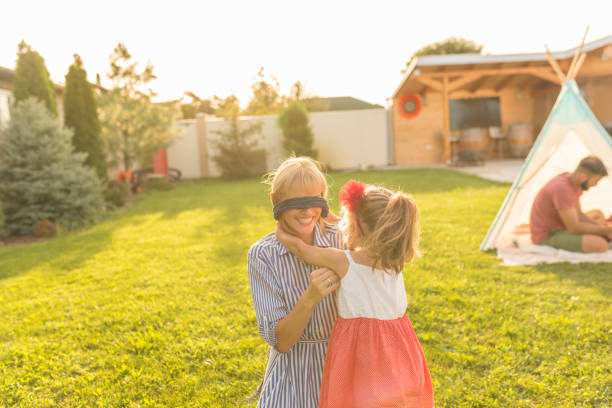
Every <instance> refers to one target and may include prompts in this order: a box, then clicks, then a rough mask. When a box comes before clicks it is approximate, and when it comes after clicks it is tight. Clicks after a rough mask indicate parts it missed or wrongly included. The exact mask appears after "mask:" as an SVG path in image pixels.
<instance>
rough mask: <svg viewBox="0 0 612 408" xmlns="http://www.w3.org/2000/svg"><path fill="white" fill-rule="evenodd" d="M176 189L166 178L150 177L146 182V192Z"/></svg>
mask: <svg viewBox="0 0 612 408" xmlns="http://www.w3.org/2000/svg"><path fill="white" fill-rule="evenodd" d="M173 188H174V186H173V185H172V183H170V182H169V181H168V180H166V179H165V178H164V177H149V178H148V179H147V180H146V181H145V182H144V189H145V190H161V191H170V190H172V189H173Z"/></svg>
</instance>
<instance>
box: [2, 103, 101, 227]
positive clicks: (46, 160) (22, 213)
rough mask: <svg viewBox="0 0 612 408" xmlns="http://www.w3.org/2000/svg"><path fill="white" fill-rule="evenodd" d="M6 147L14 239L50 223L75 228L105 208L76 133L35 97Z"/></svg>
mask: <svg viewBox="0 0 612 408" xmlns="http://www.w3.org/2000/svg"><path fill="white" fill-rule="evenodd" d="M3 139H4V140H3V142H4V143H2V144H1V145H0V163H2V164H3V167H2V168H1V169H0V180H2V183H0V200H2V204H3V207H4V215H5V217H6V219H5V230H6V233H7V234H9V235H26V234H31V233H32V232H33V230H34V228H35V227H36V226H38V224H39V223H40V222H41V221H42V220H44V219H48V220H49V221H50V222H51V223H52V224H55V225H58V224H61V225H62V227H65V228H68V229H70V228H71V227H73V226H78V225H81V224H84V223H87V222H90V221H92V220H93V219H94V218H95V217H96V216H97V215H98V214H99V213H100V212H101V211H103V210H104V201H103V199H102V184H101V183H100V180H99V179H98V177H97V175H96V173H95V171H94V170H93V169H91V168H89V167H86V166H84V165H83V162H84V160H85V153H75V152H73V147H72V143H71V140H72V132H71V131H70V130H66V129H61V127H60V123H59V120H58V119H57V118H55V117H54V116H52V115H51V114H50V113H49V111H48V110H47V109H46V108H45V105H44V104H43V103H42V102H40V101H39V100H37V99H35V98H28V99H26V100H25V101H22V102H19V103H18V104H17V106H16V107H15V109H14V110H13V112H12V116H11V120H10V122H9V124H8V127H7V129H6V130H5V131H4V132H3Z"/></svg>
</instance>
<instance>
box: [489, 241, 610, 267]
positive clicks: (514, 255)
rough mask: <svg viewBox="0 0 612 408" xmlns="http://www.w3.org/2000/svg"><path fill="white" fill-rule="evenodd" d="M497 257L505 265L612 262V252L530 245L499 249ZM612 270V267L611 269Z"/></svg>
mask: <svg viewBox="0 0 612 408" xmlns="http://www.w3.org/2000/svg"><path fill="white" fill-rule="evenodd" d="M497 256H498V257H499V258H501V259H502V260H503V262H504V265H512V266H514V265H537V264H542V263H560V262H570V263H573V264H578V263H583V262H612V250H610V251H607V252H603V253H598V254H583V253H578V252H569V251H564V250H562V249H555V248H553V247H549V246H546V245H529V246H523V247H519V248H498V249H497ZM610 269H611V270H612V266H611V268H610Z"/></svg>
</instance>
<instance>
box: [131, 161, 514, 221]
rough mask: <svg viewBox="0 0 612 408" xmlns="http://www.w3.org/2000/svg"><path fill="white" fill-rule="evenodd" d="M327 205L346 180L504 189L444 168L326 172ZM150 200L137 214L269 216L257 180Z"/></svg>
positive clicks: (429, 189) (410, 187)
mask: <svg viewBox="0 0 612 408" xmlns="http://www.w3.org/2000/svg"><path fill="white" fill-rule="evenodd" d="M327 179H328V183H329V195H328V197H329V198H330V203H331V205H332V206H334V207H337V206H338V205H337V203H338V199H337V197H338V190H339V189H340V187H342V185H344V183H346V181H348V180H349V179H356V180H360V181H363V182H365V183H370V184H377V185H384V186H387V187H389V188H392V189H395V188H400V189H402V190H403V191H405V192H407V193H410V194H420V193H438V192H449V191H456V190H468V189H476V190H478V189H487V188H491V187H507V188H510V185H509V184H507V183H501V182H496V181H489V180H485V179H482V178H480V177H476V176H472V175H469V174H464V173H459V172H455V171H452V170H444V169H403V170H377V171H368V172H353V173H330V174H328V175H327ZM147 197H148V198H149V197H150V199H147V200H145V201H146V202H144V203H142V202H141V203H139V204H137V211H138V213H139V214H146V213H151V212H161V213H162V218H164V219H171V218H176V217H177V216H178V215H179V214H180V213H182V212H184V211H191V210H197V209H202V208H206V209H214V208H217V207H222V208H228V207H234V208H236V207H241V206H244V205H255V206H258V207H259V206H261V207H262V208H267V209H268V210H269V211H270V215H271V214H272V205H271V204H270V199H269V187H268V186H267V185H265V184H263V183H262V182H261V179H260V178H251V179H245V180H223V179H200V180H184V181H181V182H180V183H179V184H177V186H176V188H175V189H174V190H172V191H169V192H151V193H148V194H147Z"/></svg>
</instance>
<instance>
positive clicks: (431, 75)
mask: <svg viewBox="0 0 612 408" xmlns="http://www.w3.org/2000/svg"><path fill="white" fill-rule="evenodd" d="M533 72H539V73H544V74H546V73H551V71H550V69H549V68H547V67H546V66H540V67H519V68H492V69H482V70H479V71H475V72H474V71H471V72H470V71H444V72H428V73H424V74H420V75H419V76H418V78H427V79H435V78H442V77H443V76H445V75H448V76H449V77H452V76H467V75H476V74H478V75H479V76H491V75H518V74H532V73H533ZM554 82H557V83H559V82H560V81H556V80H555V81H554Z"/></svg>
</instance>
